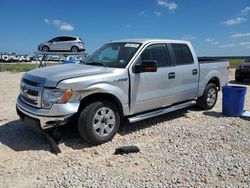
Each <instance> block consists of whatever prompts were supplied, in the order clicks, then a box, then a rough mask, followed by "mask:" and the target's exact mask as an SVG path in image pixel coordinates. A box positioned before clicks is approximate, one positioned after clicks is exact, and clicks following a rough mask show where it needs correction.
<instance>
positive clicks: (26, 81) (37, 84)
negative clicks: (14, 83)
mask: <svg viewBox="0 0 250 188" xmlns="http://www.w3.org/2000/svg"><path fill="white" fill-rule="evenodd" d="M22 81H23V82H24V83H26V84H28V85H31V86H35V87H39V86H40V83H38V82H34V81H32V80H28V79H26V78H23V79H22Z"/></svg>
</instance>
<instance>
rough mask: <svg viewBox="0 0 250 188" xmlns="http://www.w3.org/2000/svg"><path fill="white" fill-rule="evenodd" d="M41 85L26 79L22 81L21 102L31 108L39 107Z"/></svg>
mask: <svg viewBox="0 0 250 188" xmlns="http://www.w3.org/2000/svg"><path fill="white" fill-rule="evenodd" d="M40 86H41V83H39V82H35V81H33V80H29V79H26V78H23V79H22V82H21V86H20V92H21V94H20V96H21V97H20V98H21V100H22V101H23V102H24V103H26V104H28V105H31V106H34V107H38V108H39V107H41V101H40V99H41V91H42V88H41V87H40Z"/></svg>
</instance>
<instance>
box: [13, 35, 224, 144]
mask: <svg viewBox="0 0 250 188" xmlns="http://www.w3.org/2000/svg"><path fill="white" fill-rule="evenodd" d="M228 66H229V64H228V62H225V61H224V62H223V61H221V62H220V61H217V62H216V61H206V60H203V61H198V58H197V56H196V54H195V51H194V49H193V47H192V45H191V44H190V43H189V42H188V41H179V40H156V39H155V40H148V39H147V40H144V39H138V40H135V39H133V40H120V41H113V42H110V43H107V44H104V45H103V46H102V47H100V48H99V49H98V50H96V51H95V52H94V53H93V54H92V55H90V56H88V57H87V58H86V59H85V60H84V62H82V63H81V64H68V65H57V66H51V67H45V68H40V69H35V70H32V71H29V72H27V73H25V74H24V75H23V78H22V80H21V84H20V90H21V92H20V95H19V96H18V98H17V113H18V115H19V116H20V118H21V119H22V120H24V122H25V124H26V125H28V126H31V127H34V128H38V129H41V130H48V129H49V128H53V127H56V126H61V125H64V124H66V123H68V122H71V120H72V119H77V126H78V130H79V133H80V135H81V137H82V138H83V139H84V140H86V141H87V142H89V143H90V144H93V145H97V144H101V143H104V142H107V141H109V140H111V139H112V138H113V137H114V135H115V134H116V132H117V130H118V128H119V125H120V122H121V120H122V119H125V118H126V119H128V121H129V122H130V123H133V122H137V121H140V120H144V119H146V118H150V117H154V116H157V115H161V114H164V113H168V112H171V111H174V110H178V109H182V108H186V107H189V106H192V105H195V104H198V105H199V106H200V107H201V108H202V109H205V110H209V109H212V108H213V107H214V105H215V103H216V100H217V92H218V91H219V90H220V88H221V87H222V86H224V85H226V83H227V76H228V75H227V74H228V70H227V69H228Z"/></svg>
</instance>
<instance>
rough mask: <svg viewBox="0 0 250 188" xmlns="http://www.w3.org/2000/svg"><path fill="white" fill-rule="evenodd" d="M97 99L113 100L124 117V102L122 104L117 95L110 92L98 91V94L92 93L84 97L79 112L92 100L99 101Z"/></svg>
mask: <svg viewBox="0 0 250 188" xmlns="http://www.w3.org/2000/svg"><path fill="white" fill-rule="evenodd" d="M97 100H106V101H110V102H113V103H114V105H115V106H116V107H117V108H118V110H119V112H120V115H121V116H122V117H123V109H122V104H121V102H120V100H119V99H118V98H117V97H115V96H114V95H112V94H108V93H96V94H92V95H89V96H87V97H85V98H83V99H82V100H81V104H80V107H79V109H78V113H81V111H82V109H83V108H84V106H86V105H88V104H90V103H91V102H94V101H97Z"/></svg>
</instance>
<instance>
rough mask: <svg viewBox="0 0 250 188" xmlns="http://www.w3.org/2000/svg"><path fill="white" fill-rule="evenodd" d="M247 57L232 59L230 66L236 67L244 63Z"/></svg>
mask: <svg viewBox="0 0 250 188" xmlns="http://www.w3.org/2000/svg"><path fill="white" fill-rule="evenodd" d="M244 60H245V59H230V60H229V62H230V68H236V67H237V66H238V65H240V64H241V63H244Z"/></svg>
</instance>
